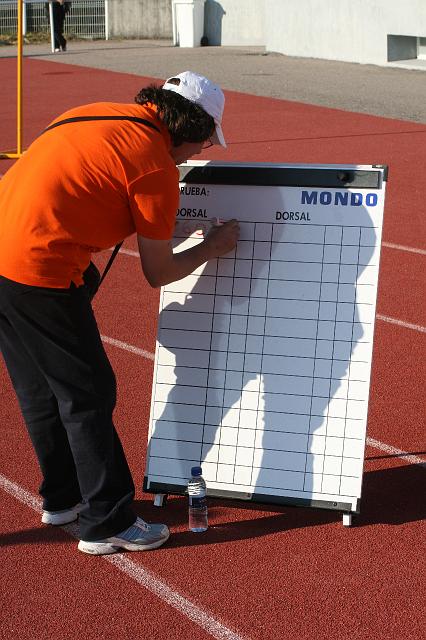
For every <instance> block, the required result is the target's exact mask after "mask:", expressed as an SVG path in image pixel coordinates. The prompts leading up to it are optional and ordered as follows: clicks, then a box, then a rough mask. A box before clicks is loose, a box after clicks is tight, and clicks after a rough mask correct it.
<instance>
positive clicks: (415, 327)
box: [376, 314, 426, 333]
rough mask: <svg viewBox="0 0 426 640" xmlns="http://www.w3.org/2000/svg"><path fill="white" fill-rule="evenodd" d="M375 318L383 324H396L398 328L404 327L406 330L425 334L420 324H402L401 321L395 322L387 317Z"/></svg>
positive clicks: (425, 331) (425, 329)
mask: <svg viewBox="0 0 426 640" xmlns="http://www.w3.org/2000/svg"><path fill="white" fill-rule="evenodd" d="M376 318H377V319H378V320H383V322H389V323H390V324H396V325H398V326H399V327H405V328H406V329H413V331H420V332H421V333H426V327H423V326H422V325H421V324H411V322H404V321H403V320H397V319H396V318H390V317H389V316H381V315H379V314H377V315H376Z"/></svg>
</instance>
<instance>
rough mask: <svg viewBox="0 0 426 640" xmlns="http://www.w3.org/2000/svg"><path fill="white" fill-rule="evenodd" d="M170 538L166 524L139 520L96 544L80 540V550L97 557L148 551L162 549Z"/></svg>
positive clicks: (95, 542) (96, 541) (97, 541)
mask: <svg viewBox="0 0 426 640" xmlns="http://www.w3.org/2000/svg"><path fill="white" fill-rule="evenodd" d="M169 536H170V531H169V528H168V527H167V526H166V525H165V524H148V523H147V522H144V521H143V520H142V519H141V518H137V519H136V522H135V523H134V524H132V526H130V527H129V528H128V529H126V530H125V531H122V532H121V533H117V535H116V536H111V538H105V539H104V540H95V541H94V542H90V541H87V540H80V542H79V543H78V549H79V551H83V553H91V554H93V555H95V556H99V555H105V554H107V553H116V552H117V551H121V550H122V549H123V550H125V551H148V549H157V547H161V545H162V544H164V543H165V542H166V540H168V538H169Z"/></svg>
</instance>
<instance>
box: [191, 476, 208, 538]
mask: <svg viewBox="0 0 426 640" xmlns="http://www.w3.org/2000/svg"><path fill="white" fill-rule="evenodd" d="M201 474H202V469H201V467H192V469H191V478H190V480H189V481H188V497H189V508H188V528H189V530H190V531H194V532H195V533H201V532H202V531H207V528H208V526H209V525H208V516H207V499H206V483H205V481H204V478H203V477H202V475H201Z"/></svg>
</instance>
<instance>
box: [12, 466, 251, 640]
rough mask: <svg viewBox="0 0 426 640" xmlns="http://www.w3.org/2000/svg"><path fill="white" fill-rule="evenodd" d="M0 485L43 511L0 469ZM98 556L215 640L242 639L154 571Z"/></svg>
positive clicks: (72, 530) (122, 558)
mask: <svg viewBox="0 0 426 640" xmlns="http://www.w3.org/2000/svg"><path fill="white" fill-rule="evenodd" d="M0 488H1V489H3V491H5V492H6V493H8V494H9V495H10V496H12V497H13V498H15V499H16V500H18V501H19V502H21V503H23V504H24V505H25V506H27V507H30V508H31V509H32V510H33V511H35V512H36V513H38V514H40V515H41V513H42V511H43V508H42V500H41V498H38V497H37V496H34V495H33V494H32V493H30V492H29V491H27V490H26V489H24V488H23V487H21V486H20V485H19V484H16V483H15V482H12V481H11V480H9V479H8V478H6V476H4V475H3V474H1V473H0ZM58 528H60V529H62V530H63V531H66V532H67V533H68V534H69V535H70V536H72V537H73V538H76V539H77V540H79V538H80V536H79V528H78V525H77V524H75V523H71V524H66V525H63V526H62V527H58ZM99 558H100V560H105V561H106V562H109V563H110V564H112V565H113V566H115V567H116V568H117V569H119V571H122V572H123V573H125V574H126V575H127V576H128V577H129V578H131V579H132V580H134V581H135V582H137V583H138V584H140V585H141V586H142V587H144V588H145V589H147V590H148V591H151V593H153V594H154V595H155V596H157V597H158V598H160V600H163V602H165V603H166V604H168V605H170V606H171V607H173V608H174V609H176V610H177V611H178V612H179V613H181V614H182V615H183V616H185V617H186V618H189V619H190V620H192V622H195V624H197V625H198V626H199V627H201V628H202V629H204V631H206V632H207V633H209V634H210V635H211V636H212V637H213V638H216V640H244V637H243V636H241V635H239V634H238V633H235V632H234V631H232V630H231V629H229V628H228V627H226V626H225V625H224V624H222V622H219V620H216V618H214V617H213V616H212V615H211V614H210V613H208V612H207V611H205V610H204V609H202V608H201V607H199V606H198V605H196V604H194V603H193V602H191V601H190V600H188V598H185V597H184V596H182V595H181V594H180V593H178V592H177V591H174V590H173V589H172V588H171V587H169V586H168V585H167V584H166V583H165V582H163V581H162V580H160V579H159V578H157V577H156V576H155V575H154V573H152V572H151V571H149V570H148V569H145V568H144V567H143V566H141V565H139V564H137V563H136V562H134V561H133V560H131V559H130V558H128V557H127V555H126V554H124V553H115V554H112V555H110V556H109V555H107V556H100V557H99Z"/></svg>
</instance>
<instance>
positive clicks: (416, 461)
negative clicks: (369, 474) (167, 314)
mask: <svg viewBox="0 0 426 640" xmlns="http://www.w3.org/2000/svg"><path fill="white" fill-rule="evenodd" d="M377 317H379V316H377ZM383 319H384V318H383ZM391 320H392V318H391ZM423 329H424V327H423ZM101 338H102V340H103V341H104V342H107V343H108V344H112V345H114V346H115V347H118V348H120V349H125V350H126V351H131V352H132V353H136V354H137V355H139V356H143V357H144V358H149V360H154V357H155V356H154V354H153V353H150V352H149V351H145V350H144V349H139V348H138V347H134V346H133V345H131V344H127V343H126V342H121V341H120V340H114V338H108V337H106V336H101ZM367 444H369V445H370V447H374V448H375V449H380V451H386V452H387V453H389V452H391V453H393V454H397V455H398V456H399V457H400V458H402V459H403V460H407V461H408V462H410V464H420V465H426V461H424V460H422V458H417V457H416V456H412V455H411V454H410V453H408V452H406V451H402V450H401V449H395V447H392V446H391V445H389V444H386V443H384V442H380V440H374V439H373V438H367Z"/></svg>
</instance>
